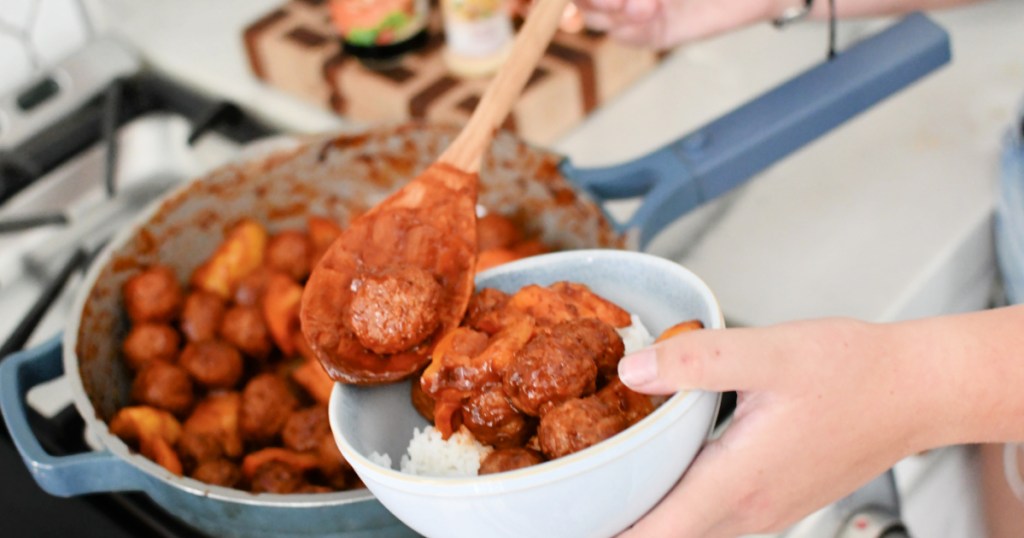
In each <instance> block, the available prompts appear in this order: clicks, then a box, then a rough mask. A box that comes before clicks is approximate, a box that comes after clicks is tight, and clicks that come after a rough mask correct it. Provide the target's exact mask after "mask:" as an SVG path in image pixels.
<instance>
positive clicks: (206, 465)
mask: <svg viewBox="0 0 1024 538" xmlns="http://www.w3.org/2000/svg"><path fill="white" fill-rule="evenodd" d="M192 478H195V479H196V480H199V481H200V482H206V483H207V484H213V485H215V486H224V487H226V488H233V487H235V486H237V485H238V483H239V482H241V481H242V471H241V470H239V469H238V465H236V464H234V463H232V462H231V461H228V460H225V459H215V460H210V461H205V462H203V463H201V464H200V465H199V466H198V467H196V469H195V470H194V471H192Z"/></svg>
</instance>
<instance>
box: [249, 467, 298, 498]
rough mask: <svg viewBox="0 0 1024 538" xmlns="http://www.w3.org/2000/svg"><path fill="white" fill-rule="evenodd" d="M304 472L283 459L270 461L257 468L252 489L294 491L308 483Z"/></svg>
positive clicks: (264, 491) (271, 491)
mask: <svg viewBox="0 0 1024 538" xmlns="http://www.w3.org/2000/svg"><path fill="white" fill-rule="evenodd" d="M302 474H303V473H302V471H301V470H300V469H296V468H295V467H292V466H291V465H289V464H287V463H285V462H283V461H280V460H272V461H268V462H267V463H264V464H263V465H261V466H260V467H259V468H258V469H256V473H255V474H254V475H253V477H252V488H251V489H252V491H253V493H294V492H296V491H298V490H299V489H300V488H302V487H303V486H304V485H305V484H306V481H305V479H304V478H303V476H302Z"/></svg>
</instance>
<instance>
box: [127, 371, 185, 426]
mask: <svg viewBox="0 0 1024 538" xmlns="http://www.w3.org/2000/svg"><path fill="white" fill-rule="evenodd" d="M132 399H133V400H134V401H135V402H136V403H140V404H143V405H150V406H153V407H156V408H158V409H163V410H165V411H167V412H169V413H172V414H174V415H178V416H182V415H184V414H185V413H187V412H188V410H189V409H191V408H192V403H193V401H194V396H193V393H192V380H191V379H189V377H188V373H186V372H185V370H183V369H182V368H181V367H179V366H177V365H174V364H171V363H169V362H163V361H152V362H150V363H149V364H147V365H146V366H145V367H144V368H143V369H142V370H141V371H139V373H138V375H136V376H135V381H134V382H133V383H132Z"/></svg>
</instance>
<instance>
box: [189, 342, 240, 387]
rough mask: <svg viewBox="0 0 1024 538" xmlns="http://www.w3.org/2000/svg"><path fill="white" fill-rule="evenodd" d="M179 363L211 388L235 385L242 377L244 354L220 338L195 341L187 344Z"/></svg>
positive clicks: (193, 376) (198, 380) (194, 377)
mask: <svg viewBox="0 0 1024 538" xmlns="http://www.w3.org/2000/svg"><path fill="white" fill-rule="evenodd" d="M179 364H181V366H182V368H184V369H185V370H186V371H188V373H189V375H191V376H192V378H193V379H195V380H196V381H197V382H199V383H200V384H201V385H203V386H205V387H207V388H211V389H228V388H231V387H234V386H235V385H236V384H237V383H238V380H239V379H241V378H242V370H243V363H242V354H241V353H239V352H238V350H237V349H235V348H233V347H231V346H230V345H228V344H227V343H225V342H222V341H220V340H206V341H203V342H193V343H191V344H189V345H187V346H185V350H184V351H182V352H181V358H180V359H179Z"/></svg>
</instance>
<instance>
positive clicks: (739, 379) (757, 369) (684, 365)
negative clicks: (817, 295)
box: [619, 329, 792, 394]
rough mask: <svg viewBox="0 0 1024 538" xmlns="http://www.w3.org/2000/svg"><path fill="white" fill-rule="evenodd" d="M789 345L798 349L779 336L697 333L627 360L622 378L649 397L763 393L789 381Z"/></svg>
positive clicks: (727, 331) (723, 331)
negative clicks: (705, 392)
mask: <svg viewBox="0 0 1024 538" xmlns="http://www.w3.org/2000/svg"><path fill="white" fill-rule="evenodd" d="M787 344H788V345H789V346H790V347H792V342H787V341H786V333H785V332H783V333H782V334H779V331H767V330H764V329H719V330H709V331H693V332H688V333H683V334H680V335H679V336H676V337H674V338H670V339H668V340H665V341H664V342H661V343H659V344H657V345H655V346H652V347H649V348H647V349H643V350H641V351H638V352H636V353H633V354H631V355H628V356H626V357H624V358H623V359H622V360H621V361H619V377H620V378H621V379H622V381H623V383H625V384H626V385H627V386H628V387H629V388H631V389H633V390H636V391H638V392H643V393H647V394H671V393H673V392H676V391H679V390H687V389H703V390H713V391H740V390H752V389H760V388H765V387H766V386H768V385H769V384H771V383H772V382H773V381H774V380H777V379H783V378H784V377H785V373H784V372H783V371H782V369H783V368H784V367H785V364H786V362H787V361H786V360H785V359H786V353H785V352H784V351H783V349H785V347H786V345H787Z"/></svg>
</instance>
